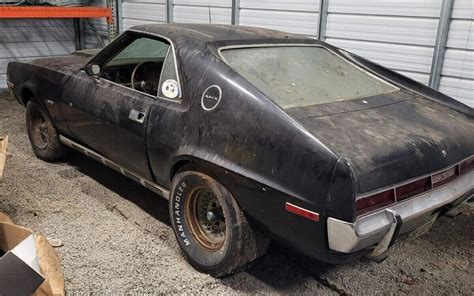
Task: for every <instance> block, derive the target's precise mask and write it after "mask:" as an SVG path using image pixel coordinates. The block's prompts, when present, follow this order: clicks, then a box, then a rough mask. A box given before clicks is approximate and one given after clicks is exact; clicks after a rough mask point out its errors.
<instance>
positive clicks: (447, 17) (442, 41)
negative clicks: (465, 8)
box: [428, 0, 454, 89]
mask: <svg viewBox="0 0 474 296" xmlns="http://www.w3.org/2000/svg"><path fill="white" fill-rule="evenodd" d="M453 3H454V0H443V3H442V4H441V13H440V16H439V22H438V32H437V33H436V42H435V47H434V52H433V61H432V62H431V71H430V80H429V83H428V85H429V86H430V87H431V88H433V89H439V82H440V80H441V70H442V69H443V61H444V54H445V52H446V44H447V42H448V32H449V24H450V23H451V16H452V13H453Z"/></svg>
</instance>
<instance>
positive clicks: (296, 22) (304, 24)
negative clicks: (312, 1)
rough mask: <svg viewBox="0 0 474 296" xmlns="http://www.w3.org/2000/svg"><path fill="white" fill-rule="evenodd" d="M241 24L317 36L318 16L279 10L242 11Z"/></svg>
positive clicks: (310, 13)
mask: <svg viewBox="0 0 474 296" xmlns="http://www.w3.org/2000/svg"><path fill="white" fill-rule="evenodd" d="M239 22H240V24H241V25H243V26H255V27H262V28H268V29H274V30H282V31H287V32H292V33H298V34H305V35H311V36H316V35H317V34H318V28H317V22H318V14H317V13H315V12H300V11H298V12H296V11H278V10H253V9H241V10H240V21H239Z"/></svg>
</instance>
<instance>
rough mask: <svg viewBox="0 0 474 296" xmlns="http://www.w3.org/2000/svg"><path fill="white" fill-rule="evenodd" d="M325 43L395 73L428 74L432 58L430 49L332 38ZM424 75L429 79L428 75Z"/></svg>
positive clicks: (431, 49)
mask: <svg viewBox="0 0 474 296" xmlns="http://www.w3.org/2000/svg"><path fill="white" fill-rule="evenodd" d="M326 41H327V42H328V43H331V44H334V45H336V46H338V47H341V48H348V49H350V51H351V52H353V53H355V54H358V55H360V56H362V57H365V58H367V59H369V60H373V61H377V62H379V63H381V64H383V65H385V66H386V67H388V68H391V69H393V70H397V71H412V72H418V73H429V70H430V67H431V60H432V56H433V48H431V47H417V46H411V45H400V44H391V43H373V42H366V41H354V40H344V39H332V38H328V39H326ZM424 75H425V76H426V77H429V75H428V74H424Z"/></svg>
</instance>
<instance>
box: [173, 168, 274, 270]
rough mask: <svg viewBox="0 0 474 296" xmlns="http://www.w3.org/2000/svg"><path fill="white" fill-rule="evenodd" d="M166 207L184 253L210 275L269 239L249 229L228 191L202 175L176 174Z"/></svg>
mask: <svg viewBox="0 0 474 296" xmlns="http://www.w3.org/2000/svg"><path fill="white" fill-rule="evenodd" d="M169 210H170V218H171V224H172V227H173V230H174V233H175V235H176V238H177V240H178V243H179V246H180V247H181V250H182V251H183V253H184V255H185V256H186V258H187V259H188V261H189V262H190V263H191V264H192V265H193V266H194V267H195V268H196V269H197V270H199V271H202V272H205V273H208V274H210V275H212V276H215V277H221V276H224V275H227V274H230V273H232V272H233V271H235V270H236V269H238V268H239V267H242V266H245V265H246V264H247V263H249V262H251V261H252V260H254V259H256V258H257V257H258V256H259V255H260V254H263V253H264V250H266V248H267V246H268V240H266V239H264V238H263V237H261V236H260V235H259V234H258V233H256V232H255V231H253V230H252V228H251V227H250V225H249V224H248V222H247V220H246V218H245V216H244V214H243V213H242V211H241V210H240V208H239V206H238V204H237V202H236V201H235V200H234V198H233V197H232V195H231V193H230V192H229V191H228V190H227V189H226V188H225V187H224V186H222V185H221V184H220V183H219V182H217V181H216V180H214V179H213V178H211V177H209V176H207V175H205V174H202V173H199V172H194V171H186V172H181V173H178V174H177V175H176V176H175V177H174V178H173V183H172V191H171V196H170V208H169Z"/></svg>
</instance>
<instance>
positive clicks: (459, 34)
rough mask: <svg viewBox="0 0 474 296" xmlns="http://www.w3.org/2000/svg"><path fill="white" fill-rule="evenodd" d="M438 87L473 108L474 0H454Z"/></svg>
mask: <svg viewBox="0 0 474 296" xmlns="http://www.w3.org/2000/svg"><path fill="white" fill-rule="evenodd" d="M439 90H440V91H442V92H444V93H446V94H448V95H450V96H453V97H454V98H458V99H460V100H462V101H463V102H465V103H467V104H468V105H470V106H471V107H474V1H473V0H455V1H454V7H453V14H452V18H451V24H450V27H449V33H448V43H447V49H446V53H445V56H444V63H443V69H442V72H441V81H440V87H439Z"/></svg>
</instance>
